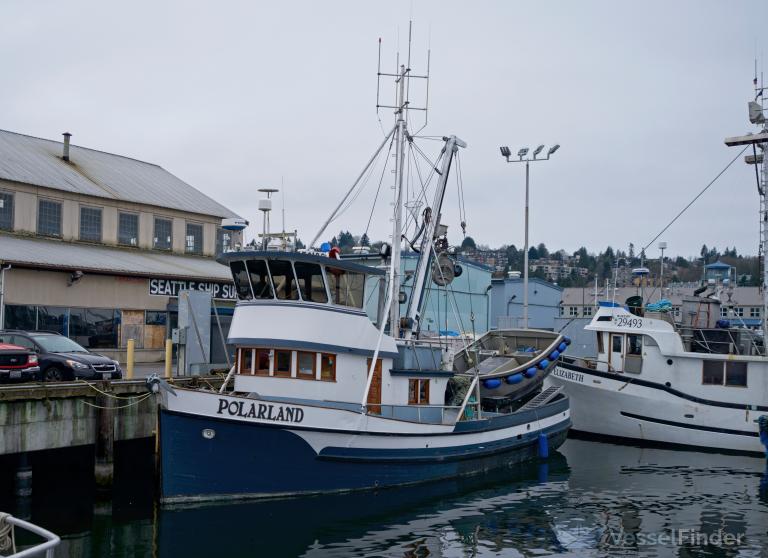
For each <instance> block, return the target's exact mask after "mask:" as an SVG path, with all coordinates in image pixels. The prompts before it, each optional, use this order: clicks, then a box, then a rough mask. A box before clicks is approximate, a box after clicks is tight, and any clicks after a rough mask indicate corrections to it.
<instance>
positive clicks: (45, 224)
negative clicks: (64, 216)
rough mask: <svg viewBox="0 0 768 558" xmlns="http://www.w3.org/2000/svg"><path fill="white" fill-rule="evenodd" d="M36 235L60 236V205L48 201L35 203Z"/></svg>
mask: <svg viewBox="0 0 768 558" xmlns="http://www.w3.org/2000/svg"><path fill="white" fill-rule="evenodd" d="M37 234H40V235H43V236H61V204H60V203H59V202H55V201H50V200H40V201H38V202H37Z"/></svg>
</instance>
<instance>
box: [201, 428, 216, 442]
mask: <svg viewBox="0 0 768 558" xmlns="http://www.w3.org/2000/svg"><path fill="white" fill-rule="evenodd" d="M215 437H216V431H215V430H214V429H213V428H203V438H205V439H206V440H213V439H214V438H215Z"/></svg>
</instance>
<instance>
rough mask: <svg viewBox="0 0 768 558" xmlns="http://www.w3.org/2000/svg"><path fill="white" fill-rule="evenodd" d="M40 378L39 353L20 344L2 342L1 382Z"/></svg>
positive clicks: (0, 353) (0, 359) (0, 350)
mask: <svg viewBox="0 0 768 558" xmlns="http://www.w3.org/2000/svg"><path fill="white" fill-rule="evenodd" d="M39 379H40V366H39V365H38V362H37V354H35V353H33V352H32V351H30V350H29V349H25V348H24V347H19V346H18V345H9V344H7V343H0V382H9V381H11V380H21V381H25V380H26V381H29V380H39Z"/></svg>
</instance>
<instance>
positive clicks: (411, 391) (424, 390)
mask: <svg viewBox="0 0 768 558" xmlns="http://www.w3.org/2000/svg"><path fill="white" fill-rule="evenodd" d="M408 404H409V405H429V380H415V379H412V380H408Z"/></svg>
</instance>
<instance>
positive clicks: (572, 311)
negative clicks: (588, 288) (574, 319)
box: [568, 306, 579, 316]
mask: <svg viewBox="0 0 768 558" xmlns="http://www.w3.org/2000/svg"><path fill="white" fill-rule="evenodd" d="M568 315H569V316H578V315H579V307H578V306H569V307H568Z"/></svg>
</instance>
